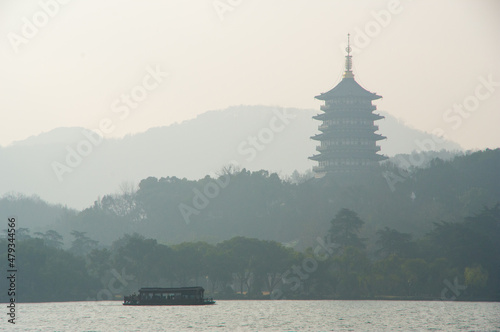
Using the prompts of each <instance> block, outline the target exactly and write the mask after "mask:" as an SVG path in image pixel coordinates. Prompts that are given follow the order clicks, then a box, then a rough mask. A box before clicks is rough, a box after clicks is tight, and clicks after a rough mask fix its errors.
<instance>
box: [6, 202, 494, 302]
mask: <svg viewBox="0 0 500 332" xmlns="http://www.w3.org/2000/svg"><path fill="white" fill-rule="evenodd" d="M328 224H329V227H328V229H327V231H326V232H325V234H324V235H323V236H320V237H318V238H317V239H316V240H315V243H314V244H313V245H312V246H310V247H309V248H307V249H306V250H305V251H304V252H297V251H294V250H293V249H291V248H288V247H285V246H283V245H282V244H280V243H278V242H275V241H265V240H258V239H252V238H248V237H234V238H231V239H228V240H225V241H221V242H219V243H217V244H209V243H206V242H185V243H181V244H177V245H165V244H162V243H159V242H158V241H157V240H155V239H148V238H145V237H143V236H141V235H138V234H132V235H126V236H124V237H122V238H120V239H118V240H117V241H115V242H114V243H113V244H112V245H111V246H110V247H108V248H100V249H99V248H98V243H97V241H95V240H92V239H90V238H89V237H87V236H86V235H85V234H83V233H81V232H73V234H72V238H73V240H72V243H71V248H70V249H68V250H62V249H60V248H59V247H60V242H59V241H58V237H57V234H56V233H53V232H51V233H46V234H39V235H37V236H38V238H32V237H30V236H26V234H25V236H23V237H22V238H21V237H18V238H17V252H16V255H17V257H18V259H17V263H16V264H17V266H16V267H17V269H18V271H19V272H18V276H19V281H18V285H17V289H16V292H17V299H18V301H20V302H26V301H37V302H45V301H69V300H73V301H74V300H122V299H123V295H127V294H130V293H132V292H135V291H137V289H138V288H140V287H145V286H164V287H165V286H189V285H202V286H203V287H205V288H206V290H207V293H208V294H209V296H213V297H215V298H216V299H220V298H240V299H241V298H250V299H251V298H254V299H255V298H257V299H260V298H270V299H440V300H494V301H498V300H500V288H499V286H500V266H499V265H498V257H499V256H500V242H499V241H498V238H499V237H500V205H498V204H497V205H496V206H494V207H492V208H485V209H482V210H481V211H479V212H478V213H476V214H474V215H471V216H469V217H467V218H465V220H462V221H460V222H455V223H446V222H437V223H435V224H434V225H433V227H432V229H431V230H430V231H429V232H428V233H427V234H426V235H425V236H423V237H420V238H416V237H414V236H412V235H411V234H408V233H403V232H399V231H397V230H395V229H391V228H384V229H381V230H379V231H377V233H376V235H375V236H374V237H373V238H372V239H371V240H373V241H374V242H375V246H374V247H373V248H371V249H369V248H367V245H366V243H367V242H368V239H365V238H363V237H361V236H360V230H361V229H362V228H363V226H364V224H365V222H364V220H362V219H361V218H359V216H358V215H357V214H356V212H354V211H352V210H349V209H341V210H339V211H338V212H337V214H335V215H334V216H333V218H332V219H331V220H330V222H329V223H328ZM9 241H10V239H2V240H0V256H2V257H4V260H5V261H6V255H7V250H6V248H7V242H9ZM7 282H8V280H7V279H6V278H2V280H1V282H0V286H1V287H3V288H4V289H7V288H8V285H7Z"/></svg>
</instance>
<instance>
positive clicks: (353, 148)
mask: <svg viewBox="0 0 500 332" xmlns="http://www.w3.org/2000/svg"><path fill="white" fill-rule="evenodd" d="M316 151H318V152H326V151H331V152H333V153H350V152H352V153H377V152H379V151H380V146H378V145H375V146H373V145H372V146H366V145H328V146H321V145H320V146H317V147H316Z"/></svg>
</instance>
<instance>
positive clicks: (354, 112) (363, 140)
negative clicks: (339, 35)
mask: <svg viewBox="0 0 500 332" xmlns="http://www.w3.org/2000/svg"><path fill="white" fill-rule="evenodd" d="M347 38H348V43H347V48H346V51H347V55H346V60H345V72H344V75H343V78H342V80H341V81H340V83H339V84H337V86H335V87H334V88H333V89H331V90H330V91H328V92H325V93H322V94H320V95H319V96H316V97H315V98H316V99H319V100H324V101H325V104H324V105H322V106H321V107H320V109H321V110H322V111H323V113H321V114H318V115H316V116H313V119H316V120H319V121H322V123H321V125H320V126H319V127H318V129H319V131H321V134H318V135H315V136H312V137H311V138H312V139H313V140H316V141H319V142H321V144H320V145H319V146H317V147H316V150H317V151H318V152H319V154H316V155H314V156H312V157H309V159H311V160H315V161H317V162H319V165H318V166H316V167H314V168H313V170H314V172H315V173H316V177H322V176H324V175H326V174H331V173H346V172H363V171H373V170H374V169H376V168H377V166H378V162H379V161H381V160H385V159H387V157H385V156H383V155H380V154H377V152H378V151H380V147H379V146H377V141H379V140H382V139H385V137H384V136H382V135H380V134H376V133H375V132H376V131H377V130H378V126H376V125H375V124H374V122H375V121H376V120H380V119H383V118H384V117H383V116H381V115H379V114H376V113H373V111H375V110H376V108H377V107H376V106H375V105H373V104H372V101H373V100H377V99H379V98H382V96H379V95H377V94H376V93H373V92H370V91H368V90H365V89H364V88H363V87H362V86H361V85H359V84H358V83H357V82H356V81H355V80H354V74H353V73H352V56H351V47H350V42H349V35H348V37H347Z"/></svg>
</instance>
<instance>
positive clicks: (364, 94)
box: [314, 77, 382, 100]
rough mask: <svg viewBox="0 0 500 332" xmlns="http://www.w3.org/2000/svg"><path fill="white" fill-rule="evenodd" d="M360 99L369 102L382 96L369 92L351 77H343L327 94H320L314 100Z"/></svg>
mask: <svg viewBox="0 0 500 332" xmlns="http://www.w3.org/2000/svg"><path fill="white" fill-rule="evenodd" d="M350 96H352V97H361V98H366V99H369V100H376V99H380V98H382V96H379V95H377V94H376V93H373V92H370V91H368V90H366V89H365V88H363V87H362V86H361V85H359V83H358V82H356V81H355V80H354V78H352V77H344V78H343V79H342V81H340V83H339V84H337V85H336V86H335V87H334V88H333V89H331V90H330V91H328V92H325V93H322V94H320V95H318V96H316V97H314V98H316V99H319V100H331V99H335V98H338V97H350Z"/></svg>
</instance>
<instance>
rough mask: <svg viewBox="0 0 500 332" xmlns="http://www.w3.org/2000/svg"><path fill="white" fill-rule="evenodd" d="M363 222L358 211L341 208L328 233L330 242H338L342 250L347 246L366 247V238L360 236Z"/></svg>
mask: <svg viewBox="0 0 500 332" xmlns="http://www.w3.org/2000/svg"><path fill="white" fill-rule="evenodd" d="M363 224H364V221H363V220H361V219H360V218H359V217H358V215H357V213H356V212H354V211H352V210H349V209H346V208H343V209H341V210H340V211H339V212H338V213H337V214H336V215H335V218H333V219H332V221H331V226H330V230H329V231H328V235H327V236H328V237H329V240H330V243H335V244H337V245H338V246H340V248H341V249H342V251H343V250H344V249H345V248H346V247H355V248H359V249H364V248H365V245H364V243H363V241H364V239H361V238H359V236H358V234H359V230H360V229H361V227H362V226H363Z"/></svg>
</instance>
